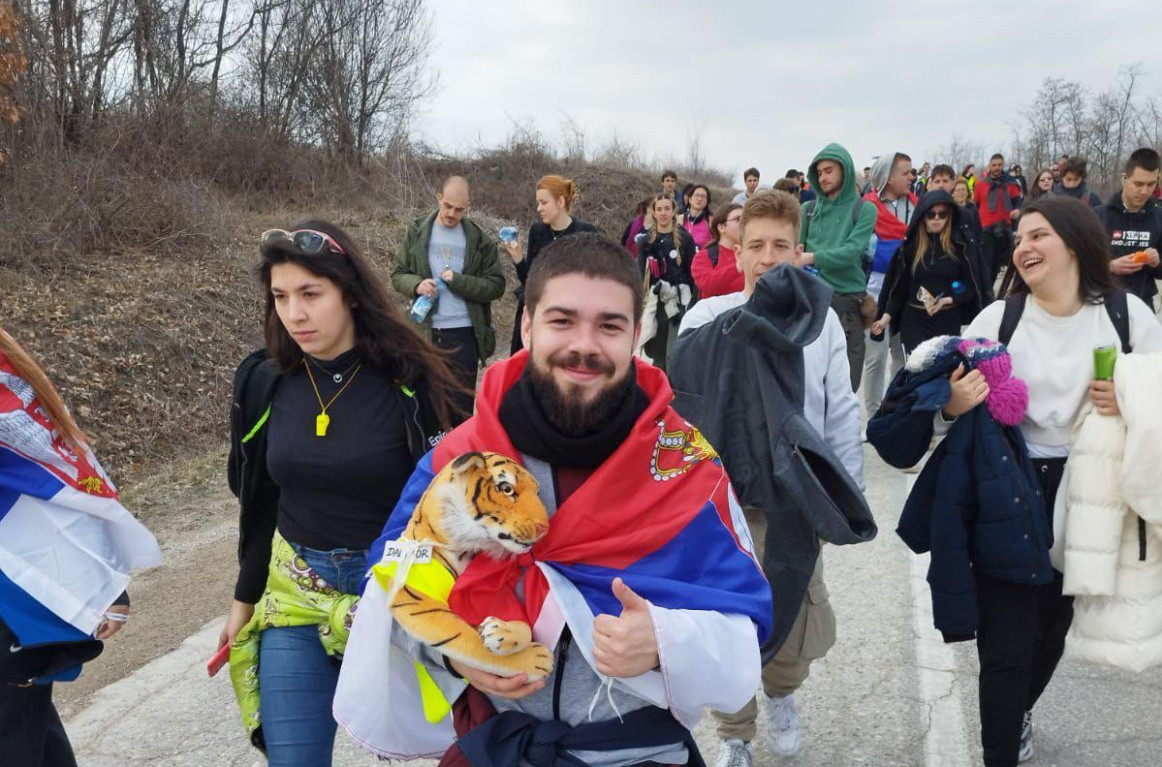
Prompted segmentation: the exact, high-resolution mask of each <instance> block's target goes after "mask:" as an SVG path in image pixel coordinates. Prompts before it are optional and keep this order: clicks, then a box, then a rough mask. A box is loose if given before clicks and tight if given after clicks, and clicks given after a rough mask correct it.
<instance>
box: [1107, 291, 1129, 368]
mask: <svg viewBox="0 0 1162 767" xmlns="http://www.w3.org/2000/svg"><path fill="white" fill-rule="evenodd" d="M1105 305H1106V311H1107V312H1108V313H1109V315H1110V322H1112V323H1114V330H1116V331H1118V340H1119V341H1121V342H1122V354H1129V353H1130V352H1132V351H1133V348H1132V347H1131V346H1130V306H1129V302H1128V301H1127V300H1126V292H1125V291H1124V290H1115V291H1114V292H1113V293H1110V294H1109V295H1108V296H1106V298H1105Z"/></svg>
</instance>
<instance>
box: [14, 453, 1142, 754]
mask: <svg viewBox="0 0 1162 767" xmlns="http://www.w3.org/2000/svg"><path fill="white" fill-rule="evenodd" d="M907 481H908V477H907V475H904V474H901V473H900V472H897V471H895V470H893V469H890V468H888V467H887V466H885V465H884V464H882V463H881V462H880V461H879V460H878V458H876V457H875V455H874V454H873V453H871V451H869V452H868V465H867V482H868V487H869V500H870V501H871V503H872V507H873V509H874V510H875V512H876V518H877V520H878V522H879V526H880V535H879V537H878V538H877V539H876V540H875V541H873V542H871V543H869V544H863V545H860V546H855V547H844V548H837V547H828V548H827V549H826V551H825V554H824V556H825V560H826V565H827V567H826V578H827V584H828V587H829V589H830V591H831V598H832V600H833V603H834V605H835V608H836V612H837V614H838V619H839V641H838V644H837V645H836V646H835V648H834V649H833V650H832V651H831V653H830V654H829V655H828V657H827V658H826V659H824V660H822V661H819V662H817V663H816V664H815V665H814V666H813V667H812V672H811V676H810V678H809V679H808V680H807V682H806V684H805V685H804V687H803V688H802V690H801V691H800V694H799V696H798V698H799V701H800V706H801V716H802V721H803V727H804V732H805V737H806V741H805V748H804V750H803V752H802V753H801V754H800V755H799V756H798V757H796V758H794V759H793V760H788V761H787V762H786V763H788V764H793V765H796V767H814V766H816V765H819V766H822V765H829V766H838V765H843V766H847V765H875V766H877V767H880V766H882V767H889V766H890V767H897V766H899V767H904V766H911V765H915V766H916V767H936V766H939V767H962V766H965V765H979V764H980V763H981V762H980V749H979V745H978V742H979V726H978V724H977V722H978V719H977V704H976V670H977V666H976V650H975V645H973V644H972V643H967V644H960V645H955V646H946V645H944V644H943V643H942V642H941V641H940V637H939V635H938V634H937V633H936V632H935V630H934V629H933V628H932V624H931V612H930V606H929V599H928V588H927V584H926V583H924V580H923V575H924V572H925V567H926V565H925V563H924V562H923V560H921V559H920V558H917V557H914V556H913V555H912V554H911V553H910V552H909V551H908V550H907V549H906V548H905V547H904V545H903V544H902V543H901V542H900V541H899V539H898V538H897V537H896V535H895V533H894V532H893V530H894V528H895V523H896V520H897V518H898V516H899V510H900V508H901V506H902V504H903V500H904V497H905V495H906V492H907ZM163 569H164V568H163ZM179 581H180V579H179ZM188 587H189V588H195V586H194V585H193V584H190V585H189V586H188ZM179 601H180V598H179V599H177V600H174V599H172V596H171V598H170V600H169V603H170V604H173V605H176V604H177V603H178V602H179ZM155 609H159V608H155ZM173 609H179V608H178V607H176V606H175V607H174V608H173ZM220 623H221V621H220V619H216V620H214V621H211V622H210V623H206V624H205V625H204V626H203V627H202V628H201V629H200V630H198V629H195V630H193V631H192V632H191V633H189V634H188V638H186V639H185V640H184V641H182V642H181V643H180V644H179V645H178V646H177V648H176V649H174V650H172V651H169V652H167V653H166V654H163V655H160V657H156V658H155V659H153V660H151V661H150V662H148V663H146V664H145V665H143V666H141V667H140V668H137V669H136V670H135V671H133V672H132V673H130V674H128V675H127V676H124V677H123V678H121V679H119V680H118V681H115V682H112V683H110V684H107V685H104V686H102V687H101V688H100V689H97V690H95V691H93V692H92V693H91V694H87V695H86V696H85V697H84V698H82V699H79V700H77V701H76V702H75V705H72V706H70V707H69V711H68V714H69V715H68V716H67V718H66V721H67V726H68V729H69V732H70V734H71V736H72V738H73V742H74V745H75V748H76V750H77V754H78V759H79V761H80V764H81V765H82V767H114V766H116V767H137V766H138V765H141V766H142V767H144V765H150V766H151V767H154V766H159V767H160V766H167V767H186V766H188V767H207V765H211V766H216V765H222V766H226V765H240V766H246V767H248V766H249V765H262V764H264V763H265V761H264V760H263V759H262V757H261V755H260V754H259V753H258V752H257V751H255V750H253V749H252V748H250V746H249V745H248V744H247V743H246V740H245V737H244V735H243V732H242V729H241V726H240V724H239V721H238V717H237V709H236V707H235V705H234V700H233V696H232V694H231V691H230V686H229V682H228V679H227V675H226V674H221V675H219V677H218V678H216V679H213V680H210V679H207V677H206V674H205V662H206V660H207V659H208V658H209V657H210V655H211V654H212V649H213V645H214V642H215V639H216V637H217V633H218V629H219V627H220ZM183 636H187V635H185V634H183ZM761 721H762V720H761V719H760V737H759V738H758V741H757V742H756V744H755V746H756V749H755V751H756V763H757V764H760V765H772V764H777V763H779V762H778V761H777V760H776V759H775V758H774V757H772V756H771V755H770V754H769V752H767V751H766V748H765V746H764V745H763V742H762V740H763V739H762V734H761V733H762V724H761ZM1035 726H1036V740H1035V744H1036V751H1037V753H1036V756H1035V757H1034V761H1032V762H1031V763H1030V764H1031V765H1036V766H1037V767H1042V766H1044V767H1049V766H1050V765H1054V766H1058V767H1137V766H1138V765H1157V764H1159V763H1160V762H1162V756H1159V754H1162V670H1160V669H1155V670H1153V671H1151V672H1148V673H1145V674H1140V675H1134V674H1130V673H1124V672H1118V671H1114V670H1110V669H1104V668H1098V667H1094V666H1085V665H1080V664H1077V663H1074V662H1072V661H1069V660H1068V659H1067V660H1066V661H1065V662H1063V664H1062V666H1061V668H1060V669H1059V671H1058V674H1057V676H1056V678H1055V679H1054V681H1053V683H1052V684H1051V685H1050V687H1049V689H1048V691H1047V692H1046V693H1045V696H1044V698H1043V699H1042V701H1041V703H1040V704H1039V705H1038V708H1037V711H1036V719H1035ZM696 734H697V736H698V741H699V743H700V745H701V746H702V750H703V753H704V755H705V757H706V759H707V760H708V761H711V762H712V760H713V759H714V757H715V755H716V753H717V740H716V738H715V734H714V732H713V726H712V724H711V723H710V721H709V720H704V721H703V723H702V724H701V726H700V727H699V729H698V731H697V733H696ZM335 754H336V756H335V764H336V765H339V766H347V765H373V764H378V762H377V761H376V760H375V759H374V758H373V757H371V756H370V755H368V754H365V753H362V752H360V750H359V749H358V747H357V746H355V745H354V744H353V743H352V742H350V741H349V740H347V739H346V738H345V737H344V736H342V735H340V736H339V738H338V742H337V744H336V749H335ZM0 761H2V760H0ZM425 767H426V766H425Z"/></svg>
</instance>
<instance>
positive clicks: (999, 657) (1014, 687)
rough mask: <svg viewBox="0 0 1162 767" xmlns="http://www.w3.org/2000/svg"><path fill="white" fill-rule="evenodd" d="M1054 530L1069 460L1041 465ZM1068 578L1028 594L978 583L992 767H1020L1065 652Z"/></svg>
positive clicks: (1017, 587)
mask: <svg viewBox="0 0 1162 767" xmlns="http://www.w3.org/2000/svg"><path fill="white" fill-rule="evenodd" d="M1033 465H1034V466H1036V468H1037V478H1038V479H1039V480H1040V481H1041V490H1042V493H1043V497H1044V498H1045V507H1046V513H1047V514H1048V516H1049V520H1050V524H1052V519H1053V506H1054V503H1055V499H1056V497H1057V487H1058V485H1060V484H1061V472H1062V470H1063V469H1064V468H1065V459H1064V458H1053V459H1048V460H1034V461H1033ZM1061 585H1062V580H1061V574H1060V573H1056V572H1055V573H1054V578H1053V581H1052V582H1051V583H1047V584H1044V585H1041V586H1027V585H1022V584H1017V583H1007V582H1005V581H999V580H997V579H995V578H989V577H988V576H986V575H981V574H979V573H978V574H977V575H976V601H977V609H978V610H979V612H980V621H979V624H978V629H977V636H976V649H977V654H978V656H979V657H980V736H981V745H982V746H983V747H984V763H985V767H1015V765H1016V764H1017V751H1018V750H1019V747H1020V738H1021V722H1022V717H1023V715H1024V712H1026V711H1031V710H1032V709H1033V706H1034V704H1036V702H1037V699H1038V698H1040V697H1041V693H1043V692H1044V691H1045V687H1046V686H1047V685H1048V684H1049V680H1050V679H1052V678H1053V672H1054V670H1056V668H1057V663H1058V661H1060V660H1061V654H1062V653H1063V652H1064V651H1065V635H1066V634H1067V633H1068V632H1069V625H1070V624H1071V623H1072V622H1073V597H1068V596H1063V595H1062V593H1061Z"/></svg>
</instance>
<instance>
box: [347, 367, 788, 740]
mask: <svg viewBox="0 0 1162 767" xmlns="http://www.w3.org/2000/svg"><path fill="white" fill-rule="evenodd" d="M527 362H528V353H527V352H525V351H522V352H520V353H518V354H516V355H514V356H513V357H512V358H510V359H508V360H502V361H500V362H497V363H495V364H494V365H492V366H491V367H490V368H489V369H488V371H487V372H486V373H485V376H484V380H483V381H482V383H481V387H480V391H479V393H478V395H477V400H476V414H475V415H474V416H473V417H472V418H470V419H469V420H468V421H466V422H465V423H463V424H461V425H460V426H459V427H458V428H456V429H455V430H454V431H452V432H451V433H450V434H449V435H448V436H447V437H445V438H444V440H443V441H442V442H440V444H439V445H437V446H436V447H435V449H433V450H432V451H431V452H430V453H428V455H426V456H425V457H424V458H423V459H422V460H421V461H420V463H419V465H418V466H417V468H416V470H415V472H414V473H413V475H412V477H411V479H410V480H409V482H408V484H407V486H406V487H405V489H404V491H403V494H402V495H401V498H400V500H399V503H398V504H397V506H396V508H395V510H394V511H393V513H392V515H391V517H390V518H389V520H388V522H387V525H386V526H385V528H384V533H383V535H382V536H381V537H380V538H379V540H378V541H376V543H375V544H374V545H373V546H372V549H371V555H370V557H369V562H370V563H372V564H374V563H376V562H377V561H378V560H379V559H380V558H381V557H382V556H383V554H384V550H385V547H386V546H387V545H388V544H389V543H391V542H392V541H395V540H396V539H397V538H398V537H399V535H400V533H401V532H402V531H403V529H404V527H405V526H406V525H407V523H408V521H409V519H410V518H411V516H412V513H413V511H414V509H415V506H416V504H417V503H418V502H419V499H420V497H421V495H422V494H423V493H424V491H425V490H426V489H427V488H428V485H429V484H430V482H431V481H432V479H433V477H435V475H436V474H438V473H439V472H440V470H441V469H442V468H443V467H444V466H445V465H447V464H448V463H449V462H451V461H452V460H454V459H455V458H457V457H458V456H460V455H463V454H464V453H468V452H472V451H480V452H495V453H500V454H502V455H507V456H509V457H510V458H513V459H514V460H517V461H523V458H522V456H521V454H520V453H519V451H517V450H516V449H515V448H514V447H513V445H512V442H511V441H510V440H509V438H508V435H507V433H506V432H505V430H504V428H503V426H502V424H501V421H500V417H499V408H500V404H501V402H502V401H503V399H504V396H505V394H506V392H508V391H509V389H511V388H512V387H513V386H515V385H516V384H517V383H518V381H519V380H520V378H521V375H522V373H523V371H524V367H525V365H526V364H527ZM635 364H636V374H637V382H638V385H639V386H640V387H641V388H642V389H643V390H644V391H645V393H646V395H647V396H648V398H649V404H648V405H647V406H646V408H645V410H644V412H643V413H642V414H641V415H640V416H639V417H638V419H637V421H636V422H635V423H634V426H633V427H632V429H631V430H630V434H629V436H628V437H627V438H626V439H625V441H624V442H623V443H622V444H621V445H620V446H619V447H618V448H617V449H616V450H615V451H614V452H613V454H612V455H611V456H610V457H609V458H607V459H606V460H605V461H604V462H603V463H602V464H601V465H600V466H598V467H597V468H596V469H595V470H594V471H593V473H592V474H590V475H589V477H588V478H587V479H586V480H585V481H584V482H583V483H582V484H581V486H580V487H578V488H577V489H575V490H574V491H573V492H572V493H571V494H570V495H569V496H568V498H567V499H565V500H564V502H562V503H560V505H559V506H557V508H556V511H555V512H553V513H552V516H551V519H550V523H549V532H548V533H547V534H546V535H545V536H544V537H543V538H542V539H541V540H540V541H538V542H537V543H536V545H534V546H533V548H532V550H531V552H530V553H529V554H526V555H522V556H520V557H513V558H510V559H505V560H498V559H494V558H492V557H491V556H489V555H486V554H481V555H477V556H476V557H475V558H474V559H473V560H472V561H471V562H470V563H469V564H468V566H467V567H466V568H465V570H464V572H463V573H461V574H460V576H459V578H458V579H457V580H456V583H455V585H454V586H453V588H452V590H451V593H450V595H449V598H448V603H449V605H450V607H451V608H452V610H453V611H454V612H455V613H456V614H457V615H459V616H460V617H462V618H464V619H465V620H466V621H468V622H469V623H470V624H473V625H478V624H479V623H480V622H481V621H482V620H483V618H485V617H486V616H497V617H500V618H503V619H506V620H523V621H525V622H526V623H528V624H529V625H530V626H532V628H533V638H534V639H535V640H536V641H538V642H541V643H542V644H545V645H546V646H548V647H553V646H555V644H556V642H557V640H558V638H559V636H560V635H561V632H562V630H563V628H564V627H565V626H566V625H567V626H568V627H569V628H570V630H571V634H572V637H573V640H574V641H575V642H576V643H577V645H578V647H579V649H580V650H581V652H582V654H583V655H585V657H586V659H587V660H589V659H590V657H591V655H592V625H593V620H594V617H595V616H597V615H600V614H603V613H604V614H613V615H617V614H619V613H620V609H621V607H620V603H619V602H618V600H617V598H616V597H615V596H614V594H613V590H612V583H613V580H614V578H622V579H624V581H625V583H626V585H628V586H629V587H630V588H631V589H633V590H634V591H635V592H637V593H638V594H640V595H641V596H642V597H644V598H645V599H646V600H648V601H649V602H650V603H651V605H653V606H655V607H657V608H663V610H662V612H665V611H677V612H684V611H709V612H715V613H723V614H730V615H732V616H740V617H739V619H740V620H743V621H745V622H746V624H747V625H748V626H749V629H748V630H747V631H746V632H745V633H746V634H748V636H746V637H744V639H745V641H746V642H747V643H749V644H750V645H754V643H755V642H756V641H759V642H761V641H762V640H764V639H765V638H766V635H767V634H768V633H769V632H770V629H771V622H772V606H771V590H770V586H769V584H768V583H767V581H766V579H765V577H764V576H763V574H762V569H761V567H760V566H759V564H758V563H757V562H756V561H755V558H754V554H753V545H752V542H751V538H750V534H749V531H748V528H747V525H746V521H745V517H744V516H743V514H742V510H741V507H740V506H739V504H738V502H737V500H736V499H735V497H734V493H733V491H732V490H731V488H730V482H729V480H728V478H727V476H726V472H725V470H724V469H723V466H722V462H721V461H720V460H719V458H718V456H717V453H715V451H714V449H713V447H712V446H711V445H710V444H709V443H708V442H707V441H706V440H705V439H704V438H703V437H702V435H701V433H700V432H698V430H697V429H695V428H694V427H693V426H691V425H690V424H689V423H687V422H686V421H685V420H684V419H682V417H681V416H679V415H678V414H677V413H676V412H675V411H674V410H673V409H672V408H671V407H670V402H671V400H672V398H673V394H672V391H671V390H670V386H669V383H668V382H667V380H666V377H665V374H664V373H663V372H662V371H660V370H658V369H657V368H655V367H653V366H650V365H648V364H645V363H644V362H640V361H637V362H636V363H635ZM380 592H382V588H381V587H380V586H379V585H378V584H377V583H376V579H374V578H372V579H370V580H369V581H368V582H367V586H366V589H365V591H364V595H363V601H362V603H361V604H360V608H359V612H358V613H357V615H356V619H355V625H354V627H353V629H352V633H351V639H350V641H349V642H348V645H347V654H346V656H345V659H344V664H343V670H342V672H341V675H340V682H339V688H338V690H337V693H336V697H335V714H336V718H337V719H338V721H339V722H340V724H343V725H344V727H345V728H346V729H347V731H348V732H349V733H350V734H351V735H352V736H353V737H355V738H356V739H357V740H359V741H360V742H361V743H362V744H363V745H364V746H366V747H368V748H370V749H371V750H373V751H375V752H376V753H378V754H380V755H381V756H388V757H392V758H412V757H416V756H438V755H439V754H440V753H442V750H443V749H444V748H446V747H447V746H448V745H450V744H451V739H452V730H451V726H450V722H449V721H448V720H444V721H441V722H425V721H424V717H423V716H417V714H418V713H419V712H420V710H421V705H420V704H419V703H418V701H419V698H420V697H422V696H421V695H419V694H418V693H417V694H416V695H415V696H412V697H410V698H407V699H406V700H407V701H408V703H407V704H406V705H404V704H403V701H404V700H405V697H404V696H403V695H402V694H401V691H402V690H404V689H405V688H406V687H407V686H409V685H410V686H412V687H415V683H414V681H413V680H414V679H415V677H416V674H415V672H414V670H412V669H411V667H410V664H407V663H404V664H400V665H398V666H395V667H391V668H389V667H388V665H387V663H386V662H384V661H382V660H379V661H377V660H376V659H375V657H376V656H374V655H373V654H372V653H371V652H367V649H368V648H369V647H376V648H378V649H379V652H378V657H379V658H380V659H382V658H383V657H385V656H384V654H383V653H382V648H383V647H384V643H385V642H386V641H387V639H386V637H385V636H384V635H383V634H382V632H383V631H386V630H390V621H384V619H383V615H382V613H384V612H386V611H387V605H386V603H385V601H384V600H383V598H382V595H381V594H380ZM518 593H519V594H520V595H521V596H520V597H518V596H517V595H518ZM747 619H749V620H747ZM655 620H657V618H655ZM373 626H378V627H379V631H380V632H381V633H380V635H379V636H378V637H372V636H371V632H370V630H369V629H370V628H371V627H373ZM392 636H395V638H396V642H397V643H398V642H399V641H400V637H399V636H398V632H397V634H393V635H392ZM752 649H754V650H756V651H757V645H755V646H754V648H752ZM732 651H733V650H732V649H729V648H723V656H722V657H730V653H731V652H732ZM392 652H393V653H395V652H397V651H396V650H393V651H392ZM353 657H355V658H358V659H359V663H358V666H359V667H358V668H356V664H352V663H351V660H352V658H353ZM756 663H757V661H756ZM591 665H592V663H591ZM431 673H432V676H433V678H435V681H436V683H437V684H440V686H441V687H442V688H444V689H445V692H446V693H448V692H450V693H451V694H452V695H455V694H457V693H458V690H457V689H456V688H455V687H449V686H448V685H444V684H441V683H440V681H441V680H440V669H438V668H434V669H431ZM703 676H709V675H703ZM389 680H390V681H389ZM614 682H615V683H616V684H618V685H619V686H622V687H623V688H624V689H626V690H627V691H629V692H632V693H634V694H636V695H638V696H639V697H641V698H642V699H644V700H646V701H648V702H650V703H652V704H653V705H657V706H659V707H662V708H670V709H671V710H673V711H674V714H675V716H677V718H678V719H679V721H681V722H683V724H687V726H689V723H690V722H694V721H697V718H698V717H699V716H700V715H701V710H700V708H699V709H698V710H692V711H683V710H680V706H679V705H675V701H674V695H673V692H674V691H673V690H672V689H667V680H664V679H663V678H662V675H661V674H660V673H659V672H656V671H655V672H647V673H646V674H643V675H641V676H640V677H633V678H631V679H618V680H614ZM614 682H611V683H614ZM385 689H390V690H391V694H392V695H393V696H395V697H394V698H393V701H394V703H395V704H399V705H395V704H388V703H387V702H386V701H387V699H386V698H385V697H384V696H383V693H382V691H383V690H385ZM461 689H462V687H461ZM751 689H752V690H753V688H751ZM377 690H378V691H380V692H379V694H378V695H376V694H375V691H377ZM708 694H709V695H710V697H709V698H707V699H706V700H708V701H710V703H713V702H714V701H713V693H712V692H710V693H708ZM748 694H749V692H748ZM452 699H453V698H452V697H451V696H450V697H449V700H452ZM735 708H737V706H735ZM732 710H733V709H732ZM449 719H450V717H449Z"/></svg>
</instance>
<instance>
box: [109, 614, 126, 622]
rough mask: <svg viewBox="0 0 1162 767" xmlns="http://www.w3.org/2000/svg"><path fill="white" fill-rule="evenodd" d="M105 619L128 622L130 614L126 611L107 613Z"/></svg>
mask: <svg viewBox="0 0 1162 767" xmlns="http://www.w3.org/2000/svg"><path fill="white" fill-rule="evenodd" d="M105 620H107V621H113V622H114V623H128V622H129V616H128V615H126V614H125V613H112V612H109V613H105Z"/></svg>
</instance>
